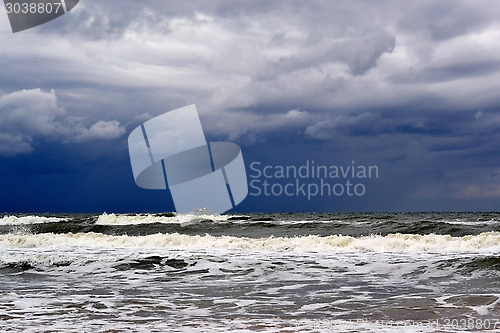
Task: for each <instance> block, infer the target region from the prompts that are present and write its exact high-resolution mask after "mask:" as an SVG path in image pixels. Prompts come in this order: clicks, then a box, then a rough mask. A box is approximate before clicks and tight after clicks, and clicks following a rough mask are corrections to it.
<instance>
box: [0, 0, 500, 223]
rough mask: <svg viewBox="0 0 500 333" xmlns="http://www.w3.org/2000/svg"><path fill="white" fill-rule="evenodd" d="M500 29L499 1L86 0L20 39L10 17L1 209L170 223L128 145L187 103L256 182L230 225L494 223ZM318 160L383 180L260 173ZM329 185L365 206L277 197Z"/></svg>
mask: <svg viewBox="0 0 500 333" xmlns="http://www.w3.org/2000/svg"><path fill="white" fill-rule="evenodd" d="M498 17H500V2H498V1H481V2H478V1H446V0H442V1H425V0H423V1H413V2H410V1H383V0H380V1H319V0H318V1H315V0H311V1H303V0H302V1H279V0H278V1H267V0H252V1H249V0H246V1H218V0H213V1H165V0H161V1H160V0H158V1H156V0H155V1H153V0H151V1H150V0H142V1H133V0H106V1H101V0H81V1H80V2H79V4H78V5H77V6H76V7H75V8H74V9H73V10H72V11H71V12H69V13H67V14H66V15H63V16H61V17H59V18H57V19H55V20H53V21H51V22H49V23H46V24H43V25H41V26H39V27H36V28H33V29H29V30H25V31H22V32H18V33H15V34H14V33H12V31H11V29H10V25H9V21H8V17H7V14H6V11H5V7H3V6H0V212H26V213H29V212H108V213H111V212H165V211H173V210H174V205H173V201H172V198H171V195H170V193H169V191H168V190H167V191H160V190H145V189H142V188H139V187H138V186H136V184H135V182H134V177H133V175H132V170H131V165H130V159H129V153H128V146H127V138H128V135H129V134H130V132H131V131H132V130H133V129H134V128H136V127H137V126H139V125H140V124H141V123H143V122H144V121H146V120H148V119H151V118H153V117H155V116H157V115H160V114H163V113H165V112H167V111H170V110H173V109H177V108H180V107H184V106H187V105H191V104H196V107H197V109H198V112H199V116H200V119H201V123H202V126H203V130H204V132H205V137H206V139H207V141H228V142H233V143H236V144H238V145H239V146H240V147H241V150H242V154H243V158H244V161H245V165H246V169H247V177H248V182H250V181H252V180H256V182H254V183H253V184H254V186H253V187H251V188H250V189H249V190H250V192H251V193H250V194H249V195H248V196H247V198H246V199H245V200H244V201H243V202H242V203H241V204H239V205H238V206H237V207H236V208H234V209H233V210H232V212H287V211H290V212H301V211H303V212H369V211H390V212H400V211H498V210H499V207H500V145H499V143H500V94H499V91H500V43H499V42H498V41H499V40H500V21H499V20H498ZM312 161H314V164H315V165H324V166H326V167H328V168H329V167H331V166H333V167H341V166H342V167H344V168H346V167H348V166H351V167H352V166H358V167H362V166H376V167H377V170H378V173H377V177H371V178H363V179H342V178H337V179H333V178H328V179H319V178H315V179H312V178H300V177H295V178H293V179H292V178H279V177H276V175H275V174H274V173H273V174H272V175H270V176H271V177H270V178H269V179H267V178H265V177H263V175H259V174H258V172H257V171H255V169H259V168H260V169H262V168H263V167H265V166H269V167H270V168H268V170H276V167H277V166H283V167H287V166H292V167H296V168H299V167H300V166H303V165H305V164H306V163H309V164H311V163H312ZM252 163H254V164H253V168H250V165H251V164H252ZM266 179H267V180H268V181H269V182H270V183H271V184H276V187H275V190H276V191H275V193H274V194H273V193H271V195H269V196H266V195H264V194H263V193H260V194H257V193H256V192H257V190H256V189H255V187H259V186H262V184H263V182H264V181H265V180H266ZM321 180H324V181H326V182H330V183H331V184H332V185H333V184H337V183H339V184H340V185H339V186H344V185H345V183H346V181H348V180H349V181H350V182H351V183H353V184H358V183H359V184H362V187H358V189H361V188H362V189H363V194H362V195H347V194H346V193H343V194H342V195H338V196H337V195H325V193H323V195H320V194H318V195H314V196H312V197H309V198H308V197H307V196H304V195H303V193H302V192H301V191H296V192H294V193H293V195H284V194H283V193H281V194H280V195H278V192H279V191H278V190H279V189H280V186H281V188H283V187H284V186H285V185H286V184H295V185H297V183H296V182H300V184H305V186H306V187H307V186H308V184H316V185H317V184H320V181H321ZM295 185H294V186H295ZM311 186H313V185H311ZM360 186H361V185H360ZM339 188H340V187H339ZM261 189H262V188H261ZM313 189H314V187H313ZM344 189H345V190H347V189H346V188H345V187H344Z"/></svg>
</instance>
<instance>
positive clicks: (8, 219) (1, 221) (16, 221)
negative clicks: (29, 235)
mask: <svg viewBox="0 0 500 333" xmlns="http://www.w3.org/2000/svg"><path fill="white" fill-rule="evenodd" d="M67 220H68V219H67V218H61V217H47V216H37V215H27V216H15V215H6V216H4V217H2V218H0V225H27V224H37V223H51V222H63V221H67Z"/></svg>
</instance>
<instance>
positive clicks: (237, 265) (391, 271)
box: [0, 213, 500, 332]
mask: <svg viewBox="0 0 500 333" xmlns="http://www.w3.org/2000/svg"><path fill="white" fill-rule="evenodd" d="M499 299H500V214H493V213H489V214H479V213H471V214H464V213H462V214H442V213H441V214H437V213H436V214H431V213H428V214H250V215H245V216H236V215H217V216H213V215H175V214H158V215H148V214H145V215H137V214H135V215H115V214H102V215H69V214H62V215H44V216H40V215H38V216H36V215H8V214H7V215H0V327H2V329H3V330H5V331H7V330H10V331H12V332H43V331H44V330H45V331H47V332H129V331H135V332H180V331H185V332H205V331H206V332H209V331H231V332H252V331H266V332H267V331H269V332H318V331H324V332H333V331H334V332H402V331H405V332H456V331H460V330H468V331H492V332H493V331H500V300H499ZM495 327H496V328H495Z"/></svg>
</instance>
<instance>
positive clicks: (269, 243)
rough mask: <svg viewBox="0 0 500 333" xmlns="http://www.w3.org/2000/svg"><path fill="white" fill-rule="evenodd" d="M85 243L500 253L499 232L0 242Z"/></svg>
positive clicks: (11, 237)
mask: <svg viewBox="0 0 500 333" xmlns="http://www.w3.org/2000/svg"><path fill="white" fill-rule="evenodd" d="M52 246H82V247H103V248H144V249H186V250H207V249H231V250H248V251H303V252H319V253H329V252H360V251H361V252H431V253H432V252H440V253H441V252H497V251H500V233H499V232H485V233H481V234H479V235H477V236H464V237H452V236H448V235H408V234H390V235H387V236H376V235H372V236H363V237H351V236H341V235H333V236H326V237H324V236H323V237H321V236H302V237H266V238H248V237H234V236H211V235H205V236H199V235H195V236H190V235H183V234H178V233H172V234H154V235H147V236H125V235H121V236H113V235H106V234H100V233H93V232H92V233H77V234H72V233H68V234H52V233H45V234H35V235H26V234H6V235H0V247H4V248H13V247H19V248H36V247H52Z"/></svg>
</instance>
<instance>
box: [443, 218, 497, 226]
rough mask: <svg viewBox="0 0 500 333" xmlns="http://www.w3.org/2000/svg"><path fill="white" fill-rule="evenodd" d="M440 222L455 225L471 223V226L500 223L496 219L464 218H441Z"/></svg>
mask: <svg viewBox="0 0 500 333" xmlns="http://www.w3.org/2000/svg"><path fill="white" fill-rule="evenodd" d="M439 222H442V223H447V224H457V225H472V226H478V225H496V224H500V221H496V220H488V221H466V220H458V219H457V220H453V221H451V220H442V221H439Z"/></svg>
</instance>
